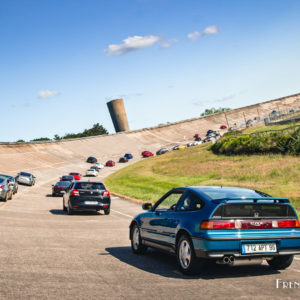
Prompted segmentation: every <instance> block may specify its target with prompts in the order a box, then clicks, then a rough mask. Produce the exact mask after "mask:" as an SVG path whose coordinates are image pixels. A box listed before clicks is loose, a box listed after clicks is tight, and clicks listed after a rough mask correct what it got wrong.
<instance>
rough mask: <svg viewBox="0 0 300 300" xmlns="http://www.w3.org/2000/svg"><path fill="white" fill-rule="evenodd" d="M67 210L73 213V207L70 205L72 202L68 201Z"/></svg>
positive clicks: (70, 213) (69, 213)
mask: <svg viewBox="0 0 300 300" xmlns="http://www.w3.org/2000/svg"><path fill="white" fill-rule="evenodd" d="M67 212H68V215H73V209H72V208H71V207H70V202H69V203H68V207H67Z"/></svg>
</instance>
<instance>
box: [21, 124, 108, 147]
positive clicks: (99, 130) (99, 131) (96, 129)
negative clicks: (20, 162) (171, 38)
mask: <svg viewBox="0 0 300 300" xmlns="http://www.w3.org/2000/svg"><path fill="white" fill-rule="evenodd" d="M104 134H108V131H107V130H106V128H104V127H103V126H102V125H100V124H99V123H96V124H94V125H93V127H92V128H89V129H85V130H84V131H83V132H79V133H66V134H65V135H63V136H59V135H58V134H55V135H54V137H53V139H50V138H48V137H40V138H36V139H33V140H31V142H38V141H52V140H54V141H60V140H65V139H75V138H81V137H88V136H97V135H104ZM17 142H18V143H24V142H25V141H24V140H18V141H17Z"/></svg>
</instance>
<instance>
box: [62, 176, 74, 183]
mask: <svg viewBox="0 0 300 300" xmlns="http://www.w3.org/2000/svg"><path fill="white" fill-rule="evenodd" d="M74 180H75V178H74V176H72V175H63V176H61V177H60V181H71V182H72V181H74Z"/></svg>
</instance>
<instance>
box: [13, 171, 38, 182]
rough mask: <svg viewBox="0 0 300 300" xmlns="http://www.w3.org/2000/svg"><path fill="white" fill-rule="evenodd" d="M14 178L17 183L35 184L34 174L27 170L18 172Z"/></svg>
mask: <svg viewBox="0 0 300 300" xmlns="http://www.w3.org/2000/svg"><path fill="white" fill-rule="evenodd" d="M16 180H17V182H18V183H21V184H25V185H34V184H35V176H33V175H32V174H30V173H27V172H20V173H19V174H18V175H17V176H16Z"/></svg>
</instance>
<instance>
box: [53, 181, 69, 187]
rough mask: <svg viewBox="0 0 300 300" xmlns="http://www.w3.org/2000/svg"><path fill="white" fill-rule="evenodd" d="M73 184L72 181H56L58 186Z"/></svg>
mask: <svg viewBox="0 0 300 300" xmlns="http://www.w3.org/2000/svg"><path fill="white" fill-rule="evenodd" d="M70 184H71V182H70V181H59V182H57V183H56V185H58V186H69V185H70Z"/></svg>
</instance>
